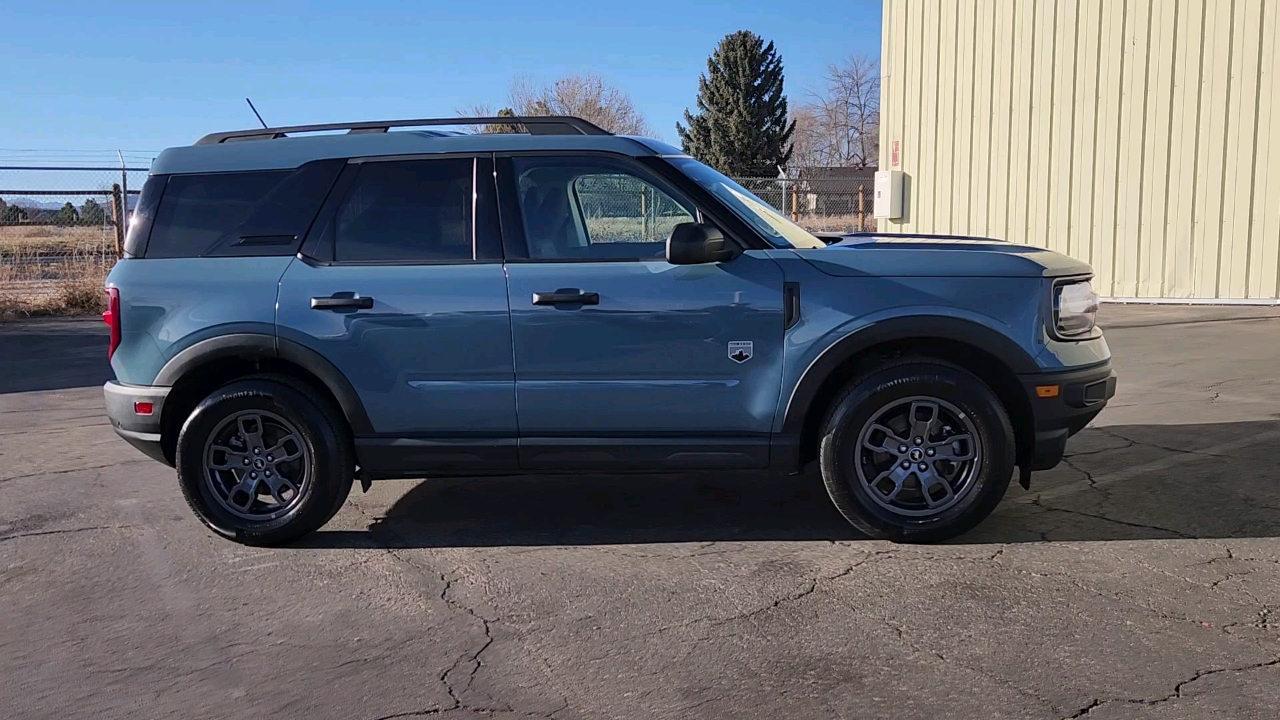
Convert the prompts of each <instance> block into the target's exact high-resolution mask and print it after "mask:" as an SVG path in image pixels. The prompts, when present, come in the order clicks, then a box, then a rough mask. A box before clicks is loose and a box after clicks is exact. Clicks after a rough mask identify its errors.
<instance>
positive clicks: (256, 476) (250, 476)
mask: <svg viewBox="0 0 1280 720" xmlns="http://www.w3.org/2000/svg"><path fill="white" fill-rule="evenodd" d="M249 479H250V480H257V479H258V473H256V472H251V473H249Z"/></svg>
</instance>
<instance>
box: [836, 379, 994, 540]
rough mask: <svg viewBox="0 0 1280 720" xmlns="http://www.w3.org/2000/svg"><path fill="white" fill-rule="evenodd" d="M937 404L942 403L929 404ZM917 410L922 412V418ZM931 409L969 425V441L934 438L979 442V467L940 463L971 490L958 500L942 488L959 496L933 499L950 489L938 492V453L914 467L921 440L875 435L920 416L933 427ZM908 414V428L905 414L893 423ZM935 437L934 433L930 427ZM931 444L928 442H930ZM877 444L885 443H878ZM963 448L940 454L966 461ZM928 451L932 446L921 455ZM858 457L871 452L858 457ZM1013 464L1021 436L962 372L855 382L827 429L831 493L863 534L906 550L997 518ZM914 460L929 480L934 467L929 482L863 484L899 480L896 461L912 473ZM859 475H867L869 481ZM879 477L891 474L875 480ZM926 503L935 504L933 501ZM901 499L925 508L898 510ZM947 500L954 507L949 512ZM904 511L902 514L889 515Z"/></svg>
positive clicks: (975, 462)
mask: <svg viewBox="0 0 1280 720" xmlns="http://www.w3.org/2000/svg"><path fill="white" fill-rule="evenodd" d="M930 398H931V399H935V400H936V401H940V402H934V403H930V402H929V400H928V399H930ZM895 403H896V405H895ZM917 404H918V405H919V406H920V412H919V413H918V415H917ZM931 404H932V407H933V408H934V410H933V412H935V413H936V415H934V417H939V418H942V417H951V416H954V417H958V418H959V421H958V422H959V423H961V424H967V425H964V428H965V429H964V431H963V432H954V429H953V428H950V427H947V428H943V429H944V430H952V432H951V433H950V434H946V433H943V434H940V435H938V436H936V437H939V438H945V437H959V438H962V437H963V436H965V435H971V436H972V437H973V440H974V444H973V445H971V446H969V449H968V451H967V452H968V454H971V455H973V458H972V459H971V460H969V461H967V464H963V463H954V464H948V463H949V462H950V461H946V460H943V459H942V457H941V456H938V458H937V460H938V461H941V462H942V463H943V464H942V465H938V466H936V467H942V468H948V469H949V472H952V473H955V477H956V479H957V480H963V484H962V485H961V489H960V490H953V489H952V488H953V484H951V483H948V484H947V485H946V487H945V488H943V490H944V491H949V492H951V495H945V494H943V493H942V492H938V493H933V492H930V490H931V489H932V488H934V487H942V486H937V485H936V484H935V483H936V482H937V480H938V479H939V478H940V477H942V476H939V475H937V474H935V471H934V468H935V464H934V463H935V461H934V460H930V458H933V457H934V453H930V457H929V458H919V457H914V456H915V455H918V454H919V453H916V452H915V451H914V450H912V449H911V448H912V446H914V445H919V443H916V442H915V438H914V437H912V438H906V437H905V436H902V435H899V434H897V433H895V434H894V435H890V434H889V433H887V432H883V431H878V430H876V429H875V427H876V426H877V425H879V421H880V420H882V419H884V418H888V417H892V418H895V419H896V421H897V422H898V423H899V424H898V425H897V427H904V425H903V424H902V423H904V422H905V423H907V426H909V424H910V422H911V419H912V417H913V416H915V417H929V415H928V413H929V408H928V406H929V405H931ZM903 406H906V407H907V410H906V413H907V415H906V416H905V419H904V416H902V415H900V414H899V415H893V413H894V412H899V413H900V412H901V410H898V408H902V407H903ZM881 413H883V414H881ZM873 420H876V421H877V424H876V425H873V424H871V423H872V421H873ZM880 426H881V427H883V425H880ZM929 427H934V426H933V425H932V423H930V425H929ZM968 428H971V429H968ZM887 429H891V428H887ZM864 432H865V433H866V434H865V435H864ZM908 434H911V433H908ZM923 435H926V436H927V435H928V432H925V433H923ZM876 437H878V438H880V439H879V440H873V438H876ZM899 437H901V438H902V439H903V442H904V444H903V445H901V446H898V445H897V443H898V440H897V439H896V438H899ZM860 443H864V445H860ZM957 443H958V444H956V445H949V446H948V445H941V444H939V443H934V445H935V446H937V447H946V448H949V449H950V450H951V451H952V453H953V454H957V453H963V452H965V451H964V450H961V451H955V450H954V448H955V447H960V448H964V447H966V442H965V441H964V440H963V439H960V440H958V441H957ZM872 445H883V446H890V445H894V446H897V448H895V451H896V450H897V449H898V448H902V447H905V448H907V450H906V453H907V455H894V454H892V453H881V452H878V451H873V450H869V448H870V447H871V446H872ZM930 445H931V443H930V442H929V441H928V439H927V438H926V442H925V443H924V444H923V446H924V447H929V446H930ZM859 447H863V448H864V449H863V450H862V451H860V452H859ZM935 452H938V451H935ZM1015 454H1016V446H1015V440H1014V435H1013V427H1012V424H1011V423H1010V422H1009V415H1008V413H1007V412H1006V411H1005V408H1004V406H1003V405H1002V404H1001V402H1000V399H999V398H998V397H997V396H996V394H995V393H994V392H992V391H991V389H990V388H988V387H987V385H986V384H985V383H983V382H982V380H980V379H979V378H978V377H976V376H975V375H973V374H972V373H970V372H968V371H966V370H964V369H962V368H960V367H958V366H955V365H952V364H950V363H946V362H943V361H940V360H933V359H929V358H919V359H911V360H904V361H900V362H897V363H894V364H889V365H885V366H881V367H879V368H877V369H875V370H872V371H870V372H869V373H867V374H865V375H863V376H861V377H859V378H855V379H854V380H853V381H852V382H850V383H849V384H848V385H847V386H846V387H845V388H844V390H843V391H842V392H841V393H840V395H839V396H838V397H837V399H836V401H835V402H834V403H833V404H832V406H831V408H830V410H828V412H827V416H826V418H825V420H824V422H823V425H822V437H821V444H820V447H819V463H820V467H821V470H822V480H823V483H824V484H825V485H826V487H827V493H828V494H829V495H830V496H831V500H832V502H834V503H835V505H836V507H837V508H838V509H839V510H840V513H841V514H842V515H844V517H845V518H846V519H847V520H848V521H849V522H850V523H851V524H852V525H853V526H854V527H855V528H857V529H858V530H860V531H862V532H863V533H866V534H867V535H869V536H871V537H873V538H876V539H882V540H892V541H894V542H904V543H915V542H937V541H940V540H946V539H949V538H952V537H955V536H957V535H960V534H963V533H965V532H967V531H969V530H970V529H972V528H973V527H974V526H975V525H977V524H978V523H980V522H982V520H983V519H985V518H986V517H987V515H989V514H991V511H992V510H994V509H995V507H996V505H998V504H999V503H1000V500H1001V498H1003V497H1004V494H1005V491H1006V490H1008V488H1009V481H1010V480H1011V479H1012V477H1013V469H1014V462H1015ZM908 455H910V457H908ZM877 459H879V460H877ZM912 459H914V460H925V461H926V462H924V463H920V464H919V467H920V468H921V469H922V470H923V469H925V467H926V465H927V466H928V468H929V470H928V472H927V473H915V471H914V470H913V469H912V470H902V471H901V473H902V474H906V475H908V477H906V478H905V479H901V477H902V474H894V475H892V476H890V477H887V478H884V479H883V480H881V481H880V482H881V485H879V486H877V484H876V482H875V481H874V480H872V479H869V480H867V481H866V482H864V480H863V477H864V476H865V477H868V478H872V477H884V475H888V474H889V473H891V472H892V473H898V470H897V469H896V467H895V466H896V465H897V464H898V461H902V463H901V465H900V467H902V468H908V467H909V465H910V464H911V462H912ZM877 461H878V462H881V463H884V462H886V461H887V463H888V464H887V465H883V464H882V465H876V464H875V463H876V462H877ZM859 468H862V470H863V474H862V475H861V476H860V475H859ZM885 468H888V469H885ZM960 469H963V473H961V472H960ZM880 471H883V474H881V475H876V473H877V472H880ZM910 475H915V476H916V479H915V480H914V481H913V480H912V479H911V477H910ZM921 475H928V478H929V481H930V482H929V483H927V484H926V483H925V482H924V481H923V480H921V479H920V476H921ZM957 484H959V483H957ZM877 488H880V494H879V498H878V499H877V497H873V493H876V492H877ZM903 488H905V489H903ZM886 489H887V490H886ZM904 492H905V493H906V495H905V496H904V495H903V493H904ZM925 494H929V495H930V497H929V498H928V499H927V500H926V498H925ZM934 495H941V497H942V498H943V500H939V501H938V507H939V510H938V511H936V512H934V511H933V510H932V509H931V508H930V507H929V504H930V503H932V502H934V497H933V496H934ZM888 496H893V497H892V498H888ZM898 496H904V497H914V498H915V499H916V506H919V505H923V506H924V507H923V508H920V509H915V508H914V507H911V506H908V503H906V502H905V501H899V500H897V497H898ZM886 498H888V499H886ZM944 500H945V501H946V502H954V504H953V505H951V506H949V507H944V505H945V502H944ZM898 504H900V505H903V506H904V507H898V508H895V507H889V506H890V505H898ZM912 513H914V514H912Z"/></svg>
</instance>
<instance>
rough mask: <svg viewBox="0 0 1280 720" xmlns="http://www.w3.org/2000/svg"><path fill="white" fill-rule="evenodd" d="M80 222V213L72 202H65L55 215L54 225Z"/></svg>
mask: <svg viewBox="0 0 1280 720" xmlns="http://www.w3.org/2000/svg"><path fill="white" fill-rule="evenodd" d="M78 222H80V213H79V211H77V210H76V206H75V205H72V204H71V203H65V204H63V206H62V209H61V210H59V211H58V212H57V213H55V214H54V216H53V224H54V225H75V224H76V223H78Z"/></svg>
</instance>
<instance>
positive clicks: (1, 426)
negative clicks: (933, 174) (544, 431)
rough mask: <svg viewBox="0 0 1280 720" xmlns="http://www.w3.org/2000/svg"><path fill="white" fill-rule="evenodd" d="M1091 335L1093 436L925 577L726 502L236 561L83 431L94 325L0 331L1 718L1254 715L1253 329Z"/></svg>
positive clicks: (1275, 501) (1272, 350)
mask: <svg viewBox="0 0 1280 720" xmlns="http://www.w3.org/2000/svg"><path fill="white" fill-rule="evenodd" d="M1103 318H1104V326H1105V327H1106V328H1107V337H1108V339H1109V341H1110V343H1111V346H1112V350H1113V352H1114V353H1115V363H1116V366H1117V370H1118V372H1119V374H1120V383H1121V384H1120V390H1119V394H1118V395H1117V397H1116V398H1115V400H1114V401H1113V403H1112V405H1111V407H1109V408H1108V409H1107V410H1106V411H1105V412H1104V413H1103V414H1102V415H1101V416H1100V417H1099V418H1098V419H1097V420H1096V421H1095V422H1094V425H1093V426H1092V427H1090V428H1088V429H1086V430H1085V431H1083V432H1082V433H1080V434H1079V435H1078V436H1076V438H1074V439H1073V440H1072V443H1071V445H1070V447H1069V453H1070V457H1069V458H1068V462H1066V463H1065V464H1063V465H1062V466H1061V467H1059V468H1058V469H1055V470H1053V471H1050V472H1045V473H1038V474H1037V475H1036V476H1035V478H1034V484H1033V486H1032V491H1031V492H1024V491H1023V490H1022V489H1021V488H1018V487H1014V488H1013V489H1011V490H1010V492H1009V494H1008V496H1006V498H1005V501H1004V503H1003V504H1002V505H1001V507H1000V508H999V509H998V510H997V512H996V514H995V515H993V516H992V517H991V518H990V519H989V520H987V522H986V523H984V524H983V525H981V526H980V527H979V528H978V529H977V530H975V531H974V532H972V533H970V534H969V535H967V536H966V537H964V538H961V539H960V540H959V541H957V542H954V543H950V544H947V545H938V546H927V547H921V546H898V545H893V544H889V543H883V542H871V541H866V540H860V539H858V537H857V536H856V535H855V534H854V533H853V531H851V530H850V529H849V528H848V527H847V526H846V525H845V523H844V522H843V521H842V520H841V518H840V517H839V516H838V515H837V514H836V513H835V511H834V510H833V509H832V508H831V507H830V505H829V503H828V501H827V500H826V498H825V496H824V494H823V490H822V488H821V485H820V484H819V482H818V481H817V479H816V478H815V477H813V476H808V477H801V478H798V479H797V478H770V477H767V476H760V475H743V474H736V475H714V476H705V475H704V476H687V477H592V478H495V479H481V480H435V481H429V482H421V483H414V482H387V483H380V484H375V486H374V488H373V490H372V491H371V492H369V493H368V494H360V492H359V490H358V489H357V490H356V491H355V492H354V493H353V495H352V499H351V501H350V502H349V503H348V504H347V506H346V507H345V508H344V509H343V510H342V512H341V513H340V514H339V515H338V516H337V517H336V518H335V519H334V521H333V522H332V523H331V525H330V526H329V527H328V528H327V529H326V530H324V531H322V532H320V533H318V534H316V535H315V536H313V537H312V538H310V539H308V540H307V541H305V542H303V543H301V544H300V545H298V546H297V547H291V548H284V549H274V550H266V549H250V548H244V547H240V546H237V545H235V544H233V543H230V542H228V541H225V540H221V539H218V538H216V537H214V536H213V535H211V534H210V533H209V532H207V531H205V530H204V528H203V527H202V526H201V525H200V524H199V523H198V522H197V521H196V520H195V519H194V518H193V517H192V516H191V514H190V512H189V511H188V509H187V507H186V506H185V504H184V503H183V501H182V498H181V496H180V495H179V493H178V490H177V488H176V486H175V483H174V479H173V475H172V471H171V470H169V469H168V468H165V467H163V466H161V465H158V464H156V463H154V462H152V461H150V460H148V459H146V458H145V457H143V456H142V455H141V454H139V453H138V452H137V451H135V450H133V449H132V448H130V447H129V446H128V445H126V444H125V443H124V442H123V441H121V440H119V439H117V438H116V437H115V435H114V434H113V433H112V432H111V429H110V427H109V426H108V424H107V422H106V420H105V418H104V417H103V411H102V397H101V391H100V389H99V384H100V383H101V382H102V381H104V380H106V379H107V378H108V377H109V369H108V368H107V366H106V364H105V362H104V360H103V356H104V346H105V343H106V340H105V336H104V334H103V332H104V329H103V327H102V325H101V323H99V322H95V321H45V322H23V323H17V324H9V325H0V678H3V681H0V716H3V717H12V718H73V717H85V718H109V717H157V718H158V717H220V718H221V717H226V718H263V717H278V718H308V719H321V718H343V719H346V718H355V719H367V720H373V719H374V718H389V717H397V716H412V715H415V714H416V715H424V716H433V715H440V716H444V717H448V718H467V717H497V718H515V717H548V718H560V719H565V720H568V719H570V718H699V719H706V718H743V717H752V718H964V719H966V720H968V719H972V718H1048V719H1054V718H1066V717H1082V716H1086V715H1087V716H1088V717H1089V718H1151V719H1156V718H1198V717H1204V718H1210V717H1215V718H1222V717H1230V718H1268V719H1270V718H1274V717H1276V715H1277V708H1280V454H1278V453H1277V452H1276V447H1277V446H1278V445H1280V386H1278V385H1277V378H1278V377H1280V367H1278V365H1277V358H1280V312H1278V311H1276V310H1274V309H1273V310H1259V309H1245V308H1212V309H1206V308H1201V309H1195V308H1175V307H1154V308H1153V307H1115V306H1108V307H1106V308H1105V309H1104V316H1103Z"/></svg>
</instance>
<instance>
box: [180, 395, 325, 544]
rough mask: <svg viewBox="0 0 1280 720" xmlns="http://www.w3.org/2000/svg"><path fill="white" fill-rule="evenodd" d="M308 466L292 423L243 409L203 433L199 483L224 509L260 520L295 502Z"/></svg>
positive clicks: (286, 509)
mask: <svg viewBox="0 0 1280 720" xmlns="http://www.w3.org/2000/svg"><path fill="white" fill-rule="evenodd" d="M312 464H313V463H312V460H311V455H310V452H309V451H308V450H307V447H306V445H305V444H304V443H303V442H302V435H301V434H300V433H299V432H298V429H297V428H296V427H294V425H293V424H292V423H290V422H289V421H288V420H285V419H284V418H283V417H280V416H279V415H276V414H275V413H269V412H265V411H259V410H246V411H243V412H240V413H235V414H233V415H230V416H228V417H227V418H226V419H224V420H223V421H222V422H221V423H219V424H218V426H217V427H216V428H214V431H213V432H212V433H210V434H209V439H208V441H206V443H205V448H204V481H205V485H206V487H207V488H208V489H209V490H210V492H211V494H212V495H213V498H214V500H216V501H217V503H218V504H219V505H220V506H221V507H222V508H223V509H224V510H226V511H227V512H230V513H231V514H233V515H235V516H237V517H240V518H244V519H246V520H255V521H266V520H272V519H275V518H278V517H280V516H281V515H284V514H285V513H287V512H289V511H290V510H292V509H293V508H294V507H295V506H296V505H297V504H298V503H299V502H300V501H301V499H302V495H303V491H304V490H305V489H306V487H307V485H308V484H309V483H310V481H311V467H312Z"/></svg>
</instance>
